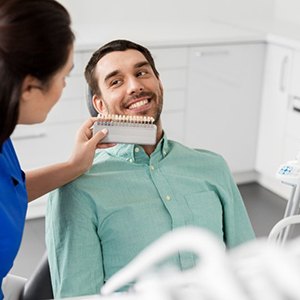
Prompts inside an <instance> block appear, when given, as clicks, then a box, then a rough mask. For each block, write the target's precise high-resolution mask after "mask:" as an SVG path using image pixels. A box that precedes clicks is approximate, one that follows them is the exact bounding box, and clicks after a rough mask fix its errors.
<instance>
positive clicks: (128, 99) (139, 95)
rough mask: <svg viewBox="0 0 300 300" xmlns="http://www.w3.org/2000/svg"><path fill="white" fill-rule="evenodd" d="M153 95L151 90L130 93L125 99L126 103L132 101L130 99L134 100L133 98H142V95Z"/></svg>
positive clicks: (150, 96) (149, 96) (151, 96)
mask: <svg viewBox="0 0 300 300" xmlns="http://www.w3.org/2000/svg"><path fill="white" fill-rule="evenodd" d="M154 96H155V94H154V93H152V92H144V91H143V92H140V93H139V94H135V95H132V96H130V97H128V98H127V99H126V103H128V102H130V101H132V100H135V99H138V98H142V97H148V98H153V97H154Z"/></svg>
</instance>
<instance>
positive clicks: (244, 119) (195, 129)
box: [186, 43, 265, 175]
mask: <svg viewBox="0 0 300 300" xmlns="http://www.w3.org/2000/svg"><path fill="white" fill-rule="evenodd" d="M264 50H265V44H263V43H255V44H238V45H237V44H232V45H225V44H224V45H216V46H204V47H191V48H190V50H189V61H188V64H189V72H188V97H187V108H186V110H187V113H186V143H187V144H188V145H189V146H191V147H194V148H204V149H209V150H211V151H214V152H217V153H219V154H221V155H222V156H223V157H224V158H225V159H226V161H227V162H228V164H229V167H230V168H231V170H232V172H234V173H235V174H236V175H238V174H243V173H245V172H247V171H249V170H254V165H255V156H256V144H257V135H258V118H259V111H260V98H261V84H262V76H263V62H264Z"/></svg>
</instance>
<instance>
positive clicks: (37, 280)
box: [20, 253, 53, 300]
mask: <svg viewBox="0 0 300 300" xmlns="http://www.w3.org/2000/svg"><path fill="white" fill-rule="evenodd" d="M52 298H53V291H52V285H51V277H50V269H49V263H48V256H47V253H45V254H44V255H43V257H42V259H41V261H40V262H39V264H38V266H37V268H36V270H35V271H34V273H33V274H32V276H31V277H30V278H29V279H28V281H27V282H26V283H25V286H24V289H23V293H22V295H21V298H20V300H43V299H52Z"/></svg>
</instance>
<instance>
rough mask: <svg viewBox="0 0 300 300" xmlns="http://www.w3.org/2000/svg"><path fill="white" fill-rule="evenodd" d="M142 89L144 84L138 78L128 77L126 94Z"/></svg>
mask: <svg viewBox="0 0 300 300" xmlns="http://www.w3.org/2000/svg"><path fill="white" fill-rule="evenodd" d="M143 90H144V85H143V84H142V82H141V81H140V80H138V78H136V77H130V78H129V80H128V94H130V95H131V94H134V93H140V92H141V91H143Z"/></svg>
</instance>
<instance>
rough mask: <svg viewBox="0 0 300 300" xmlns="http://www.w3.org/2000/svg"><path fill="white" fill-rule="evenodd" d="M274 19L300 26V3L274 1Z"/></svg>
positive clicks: (291, 0)
mask: <svg viewBox="0 0 300 300" xmlns="http://www.w3.org/2000/svg"><path fill="white" fill-rule="evenodd" d="M274 17H275V18H276V19H279V20H282V21H286V22H290V23H295V24H299V25H300V1H299V0H275V10H274Z"/></svg>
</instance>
